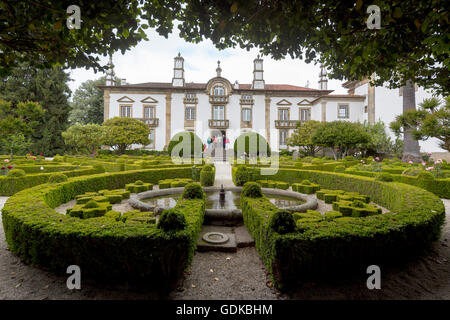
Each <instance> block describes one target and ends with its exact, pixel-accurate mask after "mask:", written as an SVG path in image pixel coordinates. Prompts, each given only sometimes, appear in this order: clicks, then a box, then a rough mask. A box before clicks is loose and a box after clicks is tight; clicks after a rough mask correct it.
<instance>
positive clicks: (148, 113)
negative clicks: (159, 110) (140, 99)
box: [144, 106, 155, 119]
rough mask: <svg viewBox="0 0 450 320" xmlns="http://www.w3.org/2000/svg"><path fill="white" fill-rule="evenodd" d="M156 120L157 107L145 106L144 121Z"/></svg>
mask: <svg viewBox="0 0 450 320" xmlns="http://www.w3.org/2000/svg"><path fill="white" fill-rule="evenodd" d="M153 118H155V107H154V106H144V119H153Z"/></svg>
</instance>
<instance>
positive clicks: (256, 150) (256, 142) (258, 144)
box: [233, 132, 270, 157]
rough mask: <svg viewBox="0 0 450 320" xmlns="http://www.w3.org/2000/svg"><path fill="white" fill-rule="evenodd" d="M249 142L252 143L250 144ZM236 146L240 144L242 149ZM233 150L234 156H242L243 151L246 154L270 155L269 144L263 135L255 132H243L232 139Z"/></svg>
mask: <svg viewBox="0 0 450 320" xmlns="http://www.w3.org/2000/svg"><path fill="white" fill-rule="evenodd" d="M250 142H251V144H252V145H251V146H250ZM238 146H239V147H241V146H242V147H243V149H244V150H238ZM233 150H234V156H235V157H241V156H243V155H244V152H245V153H247V155H248V156H260V155H261V156H262V155H267V156H270V147H269V144H268V143H267V141H266V139H265V138H264V137H263V136H261V135H260V134H258V133H256V132H247V133H243V134H241V135H240V136H239V137H237V139H236V140H235V141H234V145H233Z"/></svg>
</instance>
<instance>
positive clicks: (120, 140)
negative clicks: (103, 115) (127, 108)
mask: <svg viewBox="0 0 450 320" xmlns="http://www.w3.org/2000/svg"><path fill="white" fill-rule="evenodd" d="M103 127H104V129H105V139H104V141H103V143H104V144H105V145H107V146H110V147H111V148H113V149H114V150H116V151H117V153H118V154H123V153H124V152H125V150H127V148H128V147H130V146H131V145H132V144H140V145H143V146H146V145H148V144H150V142H151V141H150V139H149V138H148V136H149V135H150V128H149V127H148V126H147V125H146V124H145V123H143V122H142V121H139V120H137V119H133V118H121V117H115V118H112V119H108V120H106V121H105V122H104V123H103Z"/></svg>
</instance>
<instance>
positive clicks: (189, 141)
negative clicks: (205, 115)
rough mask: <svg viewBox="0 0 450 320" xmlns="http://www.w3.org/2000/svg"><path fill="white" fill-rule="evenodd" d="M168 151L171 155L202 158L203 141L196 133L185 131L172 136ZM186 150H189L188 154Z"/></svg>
mask: <svg viewBox="0 0 450 320" xmlns="http://www.w3.org/2000/svg"><path fill="white" fill-rule="evenodd" d="M175 147H176V148H175ZM174 148H175V150H174ZM177 150H178V151H177ZM167 151H168V152H169V155H170V156H175V157H184V158H191V157H195V158H202V152H203V143H202V140H201V139H200V138H199V137H198V136H197V135H196V134H195V133H193V132H188V131H183V132H180V133H177V134H176V135H174V136H173V137H172V139H171V140H170V142H169V146H168V147H167ZM185 151H187V152H188V154H184V152H185ZM172 153H173V154H172Z"/></svg>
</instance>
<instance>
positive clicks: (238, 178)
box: [234, 165, 250, 186]
mask: <svg viewBox="0 0 450 320" xmlns="http://www.w3.org/2000/svg"><path fill="white" fill-rule="evenodd" d="M234 176H235V181H234V184H235V185H237V186H243V185H244V184H246V183H247V182H248V181H250V175H249V171H248V168H247V167H246V166H245V165H239V166H238V167H237V168H236V173H235V175H234Z"/></svg>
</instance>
